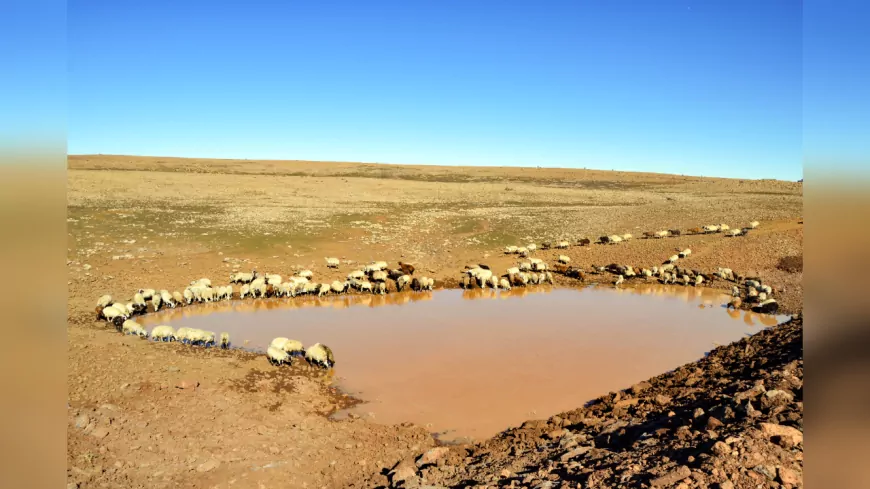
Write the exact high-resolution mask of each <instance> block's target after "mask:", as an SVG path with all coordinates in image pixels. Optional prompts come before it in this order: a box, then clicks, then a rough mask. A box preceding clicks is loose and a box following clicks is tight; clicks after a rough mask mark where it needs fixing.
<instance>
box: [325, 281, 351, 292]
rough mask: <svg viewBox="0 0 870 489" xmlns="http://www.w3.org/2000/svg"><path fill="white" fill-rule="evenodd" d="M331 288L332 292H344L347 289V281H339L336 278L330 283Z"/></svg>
mask: <svg viewBox="0 0 870 489" xmlns="http://www.w3.org/2000/svg"><path fill="white" fill-rule="evenodd" d="M329 288H330V290H331V291H332V292H335V293H336V294H343V293H344V291H345V289H347V282H339V281H338V280H334V281H333V282H332V283H331V284H330V285H329Z"/></svg>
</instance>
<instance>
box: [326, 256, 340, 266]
mask: <svg viewBox="0 0 870 489" xmlns="http://www.w3.org/2000/svg"><path fill="white" fill-rule="evenodd" d="M325 260H326V268H338V264H339V261H338V258H325Z"/></svg>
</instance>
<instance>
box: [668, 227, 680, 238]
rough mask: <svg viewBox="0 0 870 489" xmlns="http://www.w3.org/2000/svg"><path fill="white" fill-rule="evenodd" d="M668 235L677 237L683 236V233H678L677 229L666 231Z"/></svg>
mask: <svg viewBox="0 0 870 489" xmlns="http://www.w3.org/2000/svg"><path fill="white" fill-rule="evenodd" d="M668 233H670V234H671V236H679V235H681V234H683V232H682V231H680V230H679V229H668Z"/></svg>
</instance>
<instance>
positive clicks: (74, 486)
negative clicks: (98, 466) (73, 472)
mask: <svg viewBox="0 0 870 489" xmlns="http://www.w3.org/2000/svg"><path fill="white" fill-rule="evenodd" d="M66 489H79V483H78V482H70V483H69V484H67V485H66Z"/></svg>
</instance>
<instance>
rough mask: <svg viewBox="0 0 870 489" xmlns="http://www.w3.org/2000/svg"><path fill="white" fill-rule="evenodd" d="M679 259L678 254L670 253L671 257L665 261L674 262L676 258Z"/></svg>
mask: <svg viewBox="0 0 870 489" xmlns="http://www.w3.org/2000/svg"><path fill="white" fill-rule="evenodd" d="M679 259H680V256H679V255H671V257H670V258H668V261H667V262H666V263H676V262H677V260H679Z"/></svg>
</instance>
